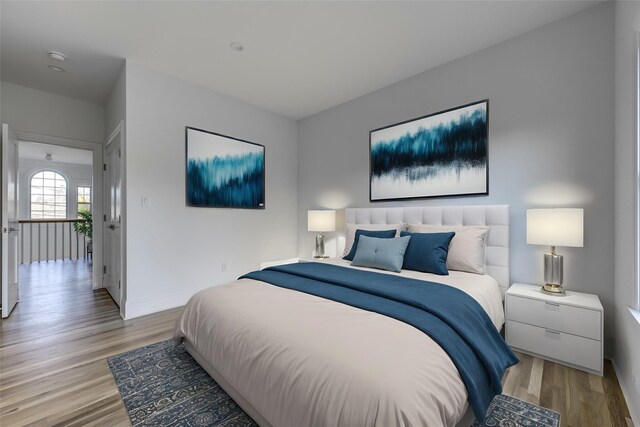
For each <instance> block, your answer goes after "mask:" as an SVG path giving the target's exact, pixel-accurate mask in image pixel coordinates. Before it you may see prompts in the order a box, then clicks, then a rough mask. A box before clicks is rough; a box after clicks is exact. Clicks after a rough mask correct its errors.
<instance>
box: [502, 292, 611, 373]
mask: <svg viewBox="0 0 640 427" xmlns="http://www.w3.org/2000/svg"><path fill="white" fill-rule="evenodd" d="M505 310H506V321H507V324H506V336H507V344H509V346H511V347H512V348H513V349H514V350H518V351H521V352H523V353H528V354H531V355H534V356H539V357H541V358H543V359H548V360H551V361H553V362H558V363H562V364H564V365H568V366H571V367H573V368H576V369H581V370H583V371H587V372H591V373H593V374H597V375H600V376H602V370H603V357H604V355H603V339H602V335H603V329H604V328H603V325H604V310H603V308H602V304H601V303H600V299H599V298H598V296H597V295H591V294H583V293H581V292H573V291H567V295H566V296H562V297H557V296H553V295H547V294H544V293H542V292H541V291H540V286H535V285H525V284H522V283H514V284H513V285H512V286H511V287H510V288H509V290H508V291H507V296H506V299H505Z"/></svg>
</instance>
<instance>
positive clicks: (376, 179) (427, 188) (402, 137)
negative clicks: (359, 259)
mask: <svg viewBox="0 0 640 427" xmlns="http://www.w3.org/2000/svg"><path fill="white" fill-rule="evenodd" d="M488 145H489V100H486V99H485V100H482V101H478V102H474V103H472V104H467V105H463V106H460V107H456V108H452V109H449V110H445V111H441V112H438V113H434V114H430V115H428V116H423V117H419V118H417V119H412V120H408V121H405V122H402V123H397V124H394V125H391V126H386V127H383V128H380V129H376V130H372V131H371V132H370V133H369V200H370V201H372V202H375V201H382V200H400V199H414V198H427V197H443V196H463V195H486V194H489V158H488Z"/></svg>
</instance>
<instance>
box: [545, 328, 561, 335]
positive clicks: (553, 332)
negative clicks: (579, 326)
mask: <svg viewBox="0 0 640 427" xmlns="http://www.w3.org/2000/svg"><path fill="white" fill-rule="evenodd" d="M545 331H546V332H549V333H550V334H556V335H560V332H558V331H552V330H551V329H545Z"/></svg>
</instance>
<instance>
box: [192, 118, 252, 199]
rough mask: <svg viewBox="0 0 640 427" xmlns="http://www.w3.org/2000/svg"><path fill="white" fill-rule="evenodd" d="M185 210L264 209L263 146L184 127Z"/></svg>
mask: <svg viewBox="0 0 640 427" xmlns="http://www.w3.org/2000/svg"><path fill="white" fill-rule="evenodd" d="M185 132H186V146H187V147H186V148H187V159H186V163H187V164H186V199H187V206H195V207H208V208H237V209H264V206H265V149H264V146H263V145H260V144H255V143H253V142H249V141H244V140H242V139H238V138H233V137H230V136H225V135H220V134H217V133H214V132H208V131H205V130H201V129H196V128H193V127H188V126H187V127H186V129H185Z"/></svg>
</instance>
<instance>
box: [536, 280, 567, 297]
mask: <svg viewBox="0 0 640 427" xmlns="http://www.w3.org/2000/svg"><path fill="white" fill-rule="evenodd" d="M540 292H542V293H543V294H547V295H553V296H556V297H563V296H565V295H566V292H565V291H564V288H563V287H562V285H553V284H550V283H546V284H545V285H544V286H542V287H541V288H540Z"/></svg>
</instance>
